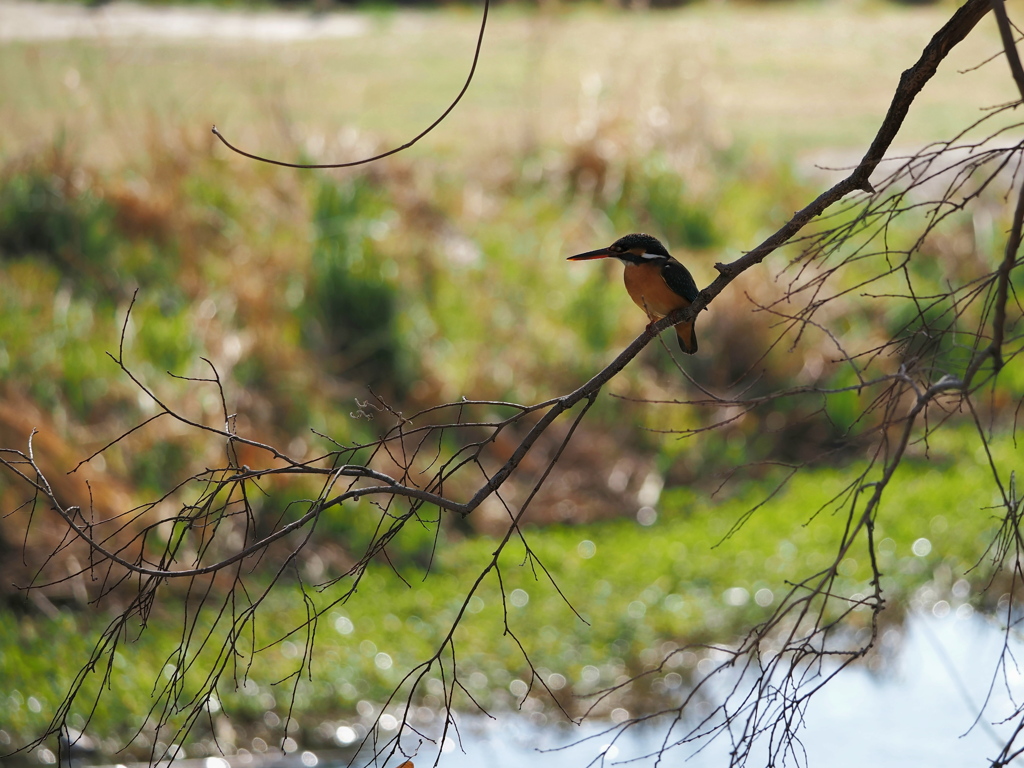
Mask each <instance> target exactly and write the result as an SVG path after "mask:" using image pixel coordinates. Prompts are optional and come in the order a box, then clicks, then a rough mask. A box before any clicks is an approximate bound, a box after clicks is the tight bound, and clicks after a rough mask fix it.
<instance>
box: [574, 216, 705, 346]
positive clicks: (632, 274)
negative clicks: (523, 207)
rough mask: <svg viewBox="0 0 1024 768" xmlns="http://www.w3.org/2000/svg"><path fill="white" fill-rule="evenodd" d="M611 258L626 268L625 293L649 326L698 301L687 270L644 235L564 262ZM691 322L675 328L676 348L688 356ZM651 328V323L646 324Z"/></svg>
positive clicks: (694, 336) (693, 343)
mask: <svg viewBox="0 0 1024 768" xmlns="http://www.w3.org/2000/svg"><path fill="white" fill-rule="evenodd" d="M607 258H614V259H618V260H619V261H621V262H622V263H623V264H624V265H625V266H626V268H625V270H624V271H623V273H622V277H623V280H624V281H625V283H626V291H627V292H628V293H629V297H630V298H631V299H633V302H634V303H635V304H636V305H637V306H638V307H640V309H642V310H643V311H644V312H646V313H647V317H648V318H649V319H650V321H651V323H654V322H657V321H658V320H661V318H663V317H665V316H666V315H668V314H671V313H672V312H674V311H675V310H677V309H680V308H682V307H688V306H690V304H692V303H693V302H694V301H696V300H697V293H698V291H697V284H696V283H695V282H694V281H693V275H691V274H690V271H689V270H688V269H687V268H686V267H684V266H683V265H682V264H680V263H679V262H678V261H676V260H675V259H674V258H672V256H671V254H669V252H668V251H667V250H666V248H665V246H664V245H662V244H661V243H660V242H659V241H658V239H657V238H654V237H651V236H650V235H644V234H640V233H637V234H633V235H626V236H625V237H620V238H619V239H618V240H616V241H615V242H614V243H612V244H611V245H609V246H608V247H607V248H598V249H597V250H596V251H587V252H586V253H578V254H576V255H575V256H570V257H569V258H568V259H567V261H586V260H588V259H607ZM693 322H694V321H693V320H690V321H689V322H686V323H680V324H679V325H677V326H676V335H677V336H678V337H679V348H680V349H681V350H683V352H685V353H686V354H688V355H692V354H693V353H694V352H696V351H697V334H696V332H695V331H694V330H693ZM647 327H648V328H650V327H651V326H650V323H649V324H648V325H647Z"/></svg>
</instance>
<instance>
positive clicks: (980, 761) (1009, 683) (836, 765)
mask: <svg viewBox="0 0 1024 768" xmlns="http://www.w3.org/2000/svg"><path fill="white" fill-rule="evenodd" d="M1002 646H1003V634H1002V632H1001V631H1000V630H999V628H998V625H997V624H996V623H990V622H987V621H984V620H982V619H979V618H977V617H970V618H956V617H955V616H949V617H946V618H943V619H937V618H934V617H932V616H927V617H926V616H915V617H912V618H911V619H910V620H909V621H908V623H907V625H906V627H905V628H904V636H903V640H902V647H901V649H900V651H899V653H898V654H897V656H896V657H895V659H894V660H893V663H891V664H889V665H887V668H886V670H885V672H883V673H880V674H872V673H871V672H869V671H867V670H866V669H862V668H851V669H847V670H846V671H845V672H844V673H843V674H841V675H840V676H839V677H837V678H836V679H835V680H833V681H832V682H831V683H829V684H828V685H827V686H826V687H825V688H824V689H823V690H821V691H819V692H818V693H817V694H816V695H815V697H814V699H813V700H812V702H811V705H810V707H809V709H808V712H807V718H806V727H805V728H804V729H803V730H802V732H801V741H802V743H803V746H804V748H805V749H806V751H807V763H808V764H809V765H810V766H812V768H813V766H823V767H826V768H863V767H864V766H866V765H870V766H872V767H873V768H906V766H908V765H927V766H929V768H945V767H947V766H948V768H962V767H963V766H968V765H977V766H984V765H987V764H988V761H989V759H991V758H994V757H995V756H996V755H998V754H999V751H1000V749H1001V748H1002V745H1003V739H1005V738H1007V737H1008V736H1009V735H1010V734H1011V733H1012V731H1013V725H1012V723H1011V724H1008V725H993V724H992V722H993V721H997V720H1000V719H1003V718H1006V717H1009V716H1010V715H1011V714H1012V713H1013V712H1014V710H1015V709H1016V707H1015V705H1014V704H1013V701H1012V699H1011V695H1013V696H1016V698H1017V701H1021V700H1024V681H1022V679H1021V678H1022V673H1021V672H1020V671H1019V670H1018V669H1016V667H1014V666H1013V665H1012V662H1011V663H1010V664H1009V665H1008V667H1009V669H1008V673H1007V675H1005V676H1003V675H1000V676H999V677H998V679H997V684H996V686H995V687H994V688H993V690H992V693H991V696H990V697H989V701H988V705H987V708H986V710H985V716H984V717H982V719H981V720H980V721H979V722H978V723H977V724H976V725H975V719H976V718H977V716H978V713H979V711H980V707H981V705H982V703H983V702H984V701H985V700H986V696H988V693H989V687H990V685H991V683H992V680H993V675H994V674H995V672H996V665H997V663H998V660H999V655H1000V652H1001V649H1002ZM1010 647H1011V649H1012V650H1014V651H1015V652H1016V653H1017V656H1018V658H1024V657H1021V656H1020V652H1021V651H1022V650H1024V643H1021V642H1020V641H1019V640H1014V641H1012V642H1011V645H1010ZM972 726H973V727H972ZM599 730H600V729H599V728H598V727H597V726H588V725H584V726H581V727H565V728H558V727H556V728H545V729H538V728H535V727H532V726H531V725H529V724H528V723H527V722H526V720H525V718H515V717H512V718H508V717H503V718H501V719H499V720H498V721H497V722H492V721H487V720H484V719H482V718H474V719H472V720H470V721H469V722H468V723H466V724H465V726H464V728H463V732H462V736H463V743H462V747H463V749H464V751H460V750H458V749H454V750H452V751H450V752H446V753H445V754H443V755H442V759H441V763H440V764H441V766H443V767H444V768H484V767H486V768H524V766H528V768H556V767H557V768H569V767H572V766H580V768H583V766H586V765H588V764H589V763H590V762H591V760H593V759H594V758H595V757H596V756H598V755H599V754H600V753H601V748H602V746H603V745H605V744H607V742H608V739H607V738H604V739H601V738H598V739H595V740H593V741H588V742H586V743H584V744H580V745H578V746H575V747H571V748H568V749H565V750H564V751H555V752H550V751H544V750H551V749H556V748H559V747H564V746H565V745H569V744H572V743H573V742H575V741H578V740H579V739H581V738H584V737H586V736H591V735H593V734H595V733H597V732H598V731H599ZM663 736H664V730H663V729H659V728H657V727H652V728H645V729H637V730H634V731H631V732H629V733H628V734H627V735H626V736H625V737H624V738H623V739H621V740H619V741H618V742H616V747H617V751H616V750H614V749H613V751H614V752H615V755H614V759H613V760H608V761H606V763H605V764H606V765H608V764H614V763H615V762H619V763H621V762H622V761H624V760H630V759H631V758H634V757H636V756H637V755H642V754H646V753H649V752H652V751H654V750H656V749H657V748H658V745H659V744H660V743H661V739H662V738H663ZM435 755H436V753H434V752H428V753H424V754H421V755H420V756H418V757H417V758H415V763H416V768H424V766H428V765H432V764H433V760H434V757H435ZM607 757H609V758H611V757H612V755H611V754H609V755H607ZM687 758H689V759H687ZM728 760H729V758H728V744H726V743H725V742H722V743H717V742H716V743H712V744H711V745H710V746H708V747H707V748H706V749H705V750H704V751H702V752H699V753H698V754H694V748H692V747H691V748H681V749H678V750H675V751H673V752H671V753H669V755H668V756H667V757H666V759H665V760H664V761H663V762H662V765H663V766H675V765H684V764H685V765H686V766H687V767H688V768H711V767H712V766H714V768H721V766H724V765H728ZM654 764H655V760H654V759H653V758H647V759H641V760H637V761H635V762H630V763H629V765H630V766H634V767H635V768H641V767H642V766H653V765H654ZM749 764H750V765H752V766H756V765H763V764H764V760H763V759H762V760H761V761H760V762H759V761H758V760H756V759H755V760H751V762H750V763H749ZM1017 764H1020V765H1024V761H1018V763H1017Z"/></svg>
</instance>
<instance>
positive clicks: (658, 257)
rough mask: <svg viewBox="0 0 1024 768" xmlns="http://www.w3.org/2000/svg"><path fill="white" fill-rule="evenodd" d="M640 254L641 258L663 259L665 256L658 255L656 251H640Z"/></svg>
mask: <svg viewBox="0 0 1024 768" xmlns="http://www.w3.org/2000/svg"><path fill="white" fill-rule="evenodd" d="M640 256H641V258H644V259H664V258H665V257H664V256H661V255H659V254H657V253H642V254H640Z"/></svg>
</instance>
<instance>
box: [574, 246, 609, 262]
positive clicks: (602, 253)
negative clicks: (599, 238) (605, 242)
mask: <svg viewBox="0 0 1024 768" xmlns="http://www.w3.org/2000/svg"><path fill="white" fill-rule="evenodd" d="M611 255H612V254H611V251H610V250H609V249H607V248H598V249H597V250H596V251H587V252H586V253H577V254H576V255H575V256H570V257H569V258H568V259H566V261H588V260H589V259H607V258H608V257H609V256H611Z"/></svg>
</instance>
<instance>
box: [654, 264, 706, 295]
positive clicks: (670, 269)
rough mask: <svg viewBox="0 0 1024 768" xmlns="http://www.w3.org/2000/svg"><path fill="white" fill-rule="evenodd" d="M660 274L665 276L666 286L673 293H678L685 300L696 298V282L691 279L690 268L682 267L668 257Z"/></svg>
mask: <svg viewBox="0 0 1024 768" xmlns="http://www.w3.org/2000/svg"><path fill="white" fill-rule="evenodd" d="M661 276H662V277H663V278H665V282H666V283H667V284H668V287H669V288H671V289H672V291H673V292H674V293H678V294H679V295H680V296H682V297H683V298H684V299H686V300H687V301H690V302H693V301H696V300H697V293H698V291H697V283H695V282H694V281H693V275H691V274H690V270H688V269H687V268H686V267H684V266H683V265H682V264H680V263H679V262H678V261H676V260H675V259H669V260H668V261H666V262H665V266H663V267H662V268H661Z"/></svg>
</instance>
